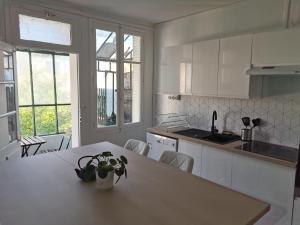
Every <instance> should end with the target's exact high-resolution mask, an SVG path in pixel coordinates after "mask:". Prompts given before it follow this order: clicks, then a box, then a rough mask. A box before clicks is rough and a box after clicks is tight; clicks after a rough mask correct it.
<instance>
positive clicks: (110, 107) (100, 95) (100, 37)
mask: <svg viewBox="0 0 300 225" xmlns="http://www.w3.org/2000/svg"><path fill="white" fill-rule="evenodd" d="M115 59H116V33H115V32H110V31H105V30H96V60H97V62H96V65H97V68H96V69H97V122H98V127H105V126H113V125H116V124H117V123H116V121H117V73H116V68H117V66H116V62H114V60H115Z"/></svg>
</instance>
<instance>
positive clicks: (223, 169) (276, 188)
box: [178, 140, 300, 225]
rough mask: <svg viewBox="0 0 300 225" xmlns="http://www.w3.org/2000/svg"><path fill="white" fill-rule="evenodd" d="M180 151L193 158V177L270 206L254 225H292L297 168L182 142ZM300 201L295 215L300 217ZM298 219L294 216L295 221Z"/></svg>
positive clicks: (296, 204)
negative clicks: (198, 177) (227, 188)
mask: <svg viewBox="0 0 300 225" xmlns="http://www.w3.org/2000/svg"><path fill="white" fill-rule="evenodd" d="M178 151H179V152H182V153H185V154H188V155H190V156H192V157H193V158H194V160H195V162H194V169H193V174H195V175H197V176H200V177H202V178H204V179H207V180H210V181H212V182H215V183H217V184H220V185H223V186H226V187H229V188H232V189H234V190H236V191H239V192H241V193H244V194H247V195H249V196H252V197H254V198H257V199H260V200H262V201H265V202H268V203H269V204H271V210H270V211H269V212H268V213H267V214H266V215H265V216H264V217H263V218H261V219H260V220H259V221H258V222H257V223H255V225H291V224H292V216H293V201H294V184H295V172H296V170H295V169H294V168H291V167H287V166H281V165H278V164H274V163H270V162H266V161H263V160H259V159H255V158H250V157H247V156H243V155H239V154H235V153H230V152H227V151H224V150H220V149H216V148H212V147H209V146H206V145H201V144H194V143H190V142H187V141H182V140H179V149H178ZM299 201H300V200H298V202H297V203H295V210H297V209H296V208H297V207H298V211H297V212H296V214H297V213H298V214H299V213H300V203H299ZM295 202H296V201H295ZM298 217H300V216H298ZM297 219H298V220H299V218H297V216H295V213H294V221H297ZM299 224H300V223H299V222H296V223H295V222H294V224H293V225H299Z"/></svg>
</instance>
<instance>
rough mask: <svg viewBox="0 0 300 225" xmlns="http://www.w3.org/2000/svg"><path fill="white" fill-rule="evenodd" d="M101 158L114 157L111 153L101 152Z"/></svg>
mask: <svg viewBox="0 0 300 225" xmlns="http://www.w3.org/2000/svg"><path fill="white" fill-rule="evenodd" d="M101 156H102V157H111V156H114V155H113V154H112V153H111V152H102V154H101Z"/></svg>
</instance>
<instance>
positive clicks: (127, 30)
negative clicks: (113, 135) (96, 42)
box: [121, 26, 145, 127]
mask: <svg viewBox="0 0 300 225" xmlns="http://www.w3.org/2000/svg"><path fill="white" fill-rule="evenodd" d="M125 34H128V35H133V36H139V37H140V38H141V51H140V62H139V63H137V62H134V61H132V62H131V63H132V64H139V65H140V72H141V82H140V90H141V92H140V94H141V96H140V99H141V102H140V121H138V122H131V123H124V121H123V124H122V125H123V127H131V126H133V127H135V126H141V125H144V101H143V100H144V92H143V90H144V74H145V71H144V51H145V48H144V39H145V38H144V34H143V32H140V31H138V30H135V29H132V28H129V27H126V26H123V27H122V28H121V37H122V40H123V37H124V35H125ZM123 43H124V41H122V44H123ZM124 63H129V61H127V60H125V59H124V46H122V68H123V66H124ZM123 76H124V71H123V73H122V78H123ZM122 82H124V79H122ZM122 99H123V100H124V83H122ZM122 109H124V102H123V107H122ZM123 114H124V111H123ZM123 119H124V118H123Z"/></svg>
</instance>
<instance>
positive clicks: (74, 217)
mask: <svg viewBox="0 0 300 225" xmlns="http://www.w3.org/2000/svg"><path fill="white" fill-rule="evenodd" d="M103 151H111V152H113V154H114V155H115V156H119V155H124V156H126V157H127V159H128V162H129V163H128V166H127V168H128V178H127V179H125V178H124V177H122V178H121V180H120V181H119V182H118V183H117V184H115V185H114V188H113V189H112V190H110V191H102V190H99V189H97V187H96V185H95V183H84V182H82V181H81V180H79V178H78V177H77V176H76V174H75V171H74V169H75V168H76V167H77V160H78V159H79V158H80V157H81V156H84V155H93V154H97V153H100V152H103ZM269 208H270V205H269V204H267V203H265V202H262V201H260V200H257V199H254V198H252V197H249V196H246V195H244V194H241V193H238V192H236V191H233V190H230V189H227V188H225V187H222V186H220V185H217V184H214V183H212V182H210V181H207V180H204V179H201V178H199V177H196V176H194V175H192V174H189V173H185V172H182V171H180V170H177V169H174V168H172V167H170V166H168V165H166V164H162V163H159V162H157V161H154V160H151V159H148V158H146V157H144V156H140V155H137V154H135V153H134V152H131V151H128V150H125V149H123V148H122V147H119V146H116V145H113V144H111V143H109V142H102V143H98V144H93V145H87V146H83V147H79V148H74V149H72V150H66V151H60V152H52V153H47V154H41V155H36V156H32V157H27V158H23V159H20V160H11V161H5V162H2V163H0V224H1V225H135V224H136V225H249V224H254V223H255V222H256V221H257V220H259V219H260V218H261V217H262V216H263V215H264V214H266V213H267V212H268V210H269Z"/></svg>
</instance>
